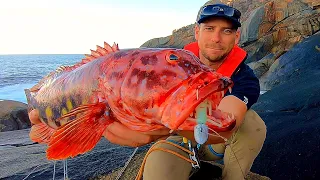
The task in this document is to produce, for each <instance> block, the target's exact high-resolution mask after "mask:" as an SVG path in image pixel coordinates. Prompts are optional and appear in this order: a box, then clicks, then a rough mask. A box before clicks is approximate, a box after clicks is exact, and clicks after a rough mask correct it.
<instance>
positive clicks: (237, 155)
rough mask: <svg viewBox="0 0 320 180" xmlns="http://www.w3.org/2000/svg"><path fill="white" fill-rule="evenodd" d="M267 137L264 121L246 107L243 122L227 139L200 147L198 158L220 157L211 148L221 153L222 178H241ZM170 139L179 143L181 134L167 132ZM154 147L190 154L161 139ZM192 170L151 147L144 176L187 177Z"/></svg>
mask: <svg viewBox="0 0 320 180" xmlns="http://www.w3.org/2000/svg"><path fill="white" fill-rule="evenodd" d="M265 138H266V125H265V123H264V122H263V120H262V119H261V118H260V117H259V115H258V114H257V113H256V112H254V111H253V110H248V112H247V113H246V116H245V119H244V121H243V124H242V125H241V126H240V127H239V129H238V130H237V131H236V132H235V133H234V134H233V135H232V137H231V138H230V139H229V140H228V142H226V143H221V144H212V145H204V146H202V147H201V148H200V150H199V158H200V159H201V160H205V161H215V160H219V159H222V158H221V157H219V156H217V155H215V154H213V153H212V151H210V147H209V146H211V147H212V149H213V150H214V151H215V152H216V153H221V154H224V157H223V161H224V167H223V171H222V179H227V180H241V179H244V176H246V175H247V173H248V172H249V171H250V168H251V166H252V164H253V161H254V159H255V158H256V157H257V156H258V154H259V152H260V150H261V148H262V146H263V143H264V140H265ZM168 140H170V141H175V142H178V143H181V141H182V137H181V136H170V137H169V138H168ZM157 147H162V148H166V149H170V150H173V151H175V152H178V153H179V154H181V155H183V156H185V157H187V158H189V155H188V154H187V153H185V152H184V151H182V150H180V149H179V148H177V147H174V146H172V145H170V144H165V143H161V144H159V145H157ZM191 170H192V166H191V163H189V162H187V161H186V160H183V159H181V158H179V157H177V156H175V155H172V154H170V153H167V152H163V151H153V152H152V153H150V154H149V156H148V157H147V161H146V164H145V167H144V172H143V179H144V180H186V179H189V175H190V172H191Z"/></svg>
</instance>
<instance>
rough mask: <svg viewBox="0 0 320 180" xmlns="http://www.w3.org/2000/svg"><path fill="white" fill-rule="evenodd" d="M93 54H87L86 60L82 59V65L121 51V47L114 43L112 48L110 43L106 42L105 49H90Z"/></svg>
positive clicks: (98, 47)
mask: <svg viewBox="0 0 320 180" xmlns="http://www.w3.org/2000/svg"><path fill="white" fill-rule="evenodd" d="M90 51H91V54H85V56H86V57H85V58H83V59H82V63H87V62H90V61H92V60H94V59H96V58H98V57H101V56H106V55H108V54H110V53H113V52H117V51H119V46H118V44H116V43H113V45H112V46H110V45H109V44H108V43H106V42H104V47H101V46H99V45H97V49H96V50H95V51H94V50H92V49H90Z"/></svg>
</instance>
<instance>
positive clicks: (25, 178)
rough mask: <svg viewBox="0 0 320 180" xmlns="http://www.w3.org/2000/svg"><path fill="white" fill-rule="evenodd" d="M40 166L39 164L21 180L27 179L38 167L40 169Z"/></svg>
mask: <svg viewBox="0 0 320 180" xmlns="http://www.w3.org/2000/svg"><path fill="white" fill-rule="evenodd" d="M40 165H41V164H39V165H38V166H36V167H35V168H34V169H33V170H32V171H31V172H30V173H29V174H28V175H27V176H26V177H25V178H23V179H22V180H25V179H27V178H28V177H29V176H30V175H31V174H32V173H33V172H34V171H35V170H36V169H37V168H38V167H40Z"/></svg>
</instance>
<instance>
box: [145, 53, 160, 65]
mask: <svg viewBox="0 0 320 180" xmlns="http://www.w3.org/2000/svg"><path fill="white" fill-rule="evenodd" d="M141 62H142V64H143V65H147V64H149V65H155V64H157V62H158V58H157V56H156V55H155V54H154V55H152V56H143V57H141Z"/></svg>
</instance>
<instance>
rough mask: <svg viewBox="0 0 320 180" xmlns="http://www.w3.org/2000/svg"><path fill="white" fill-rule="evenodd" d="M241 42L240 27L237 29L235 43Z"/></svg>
mask: <svg viewBox="0 0 320 180" xmlns="http://www.w3.org/2000/svg"><path fill="white" fill-rule="evenodd" d="M239 42H240V29H238V30H237V32H236V39H235V42H234V43H235V44H239Z"/></svg>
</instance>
